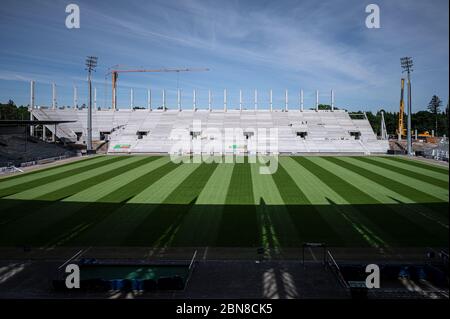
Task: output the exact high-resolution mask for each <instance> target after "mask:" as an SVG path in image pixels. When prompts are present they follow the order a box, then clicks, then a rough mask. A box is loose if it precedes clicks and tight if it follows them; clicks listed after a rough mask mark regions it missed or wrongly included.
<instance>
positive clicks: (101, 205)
mask: <svg viewBox="0 0 450 319" xmlns="http://www.w3.org/2000/svg"><path fill="white" fill-rule="evenodd" d="M83 162H84V161H81V162H77V163H71V164H70V165H69V164H66V165H64V167H63V166H59V167H55V168H51V169H48V170H46V171H41V172H33V174H24V175H21V176H19V177H20V178H19V177H16V178H14V179H11V180H9V179H6V180H4V182H5V183H6V182H7V183H9V184H8V185H6V184H3V180H0V191H1V190H3V191H5V192H8V191H7V190H8V189H9V191H11V190H14V193H13V194H9V195H7V196H6V197H4V198H3V199H0V208H1V209H0V211H1V212H0V244H1V245H10V246H11V245H12V246H15V245H18V244H27V245H38V246H44V247H54V246H59V245H82V246H84V245H89V246H90V245H105V246H113V245H117V246H124V245H138V246H149V247H150V246H151V247H154V248H161V249H164V248H165V247H169V246H253V247H256V246H257V247H259V246H264V247H267V248H275V249H282V248H283V247H289V246H298V245H300V244H301V243H302V242H306V241H315V242H316V241H317V242H326V243H330V244H333V245H343V246H347V245H348V246H366V245H372V246H376V247H380V246H385V247H388V246H393V245H396V246H399V245H405V246H407V245H419V246H420V245H435V244H439V243H444V244H445V242H447V243H448V238H447V239H446V238H444V235H446V234H447V232H448V213H446V212H444V209H443V207H444V206H445V205H446V204H447V207H448V181H447V180H446V179H445V174H444V173H443V170H440V171H439V172H438V171H437V170H434V169H432V170H428V167H429V166H430V165H427V164H421V163H420V164H421V165H419V166H415V163H413V164H411V163H405V162H404V161H395V160H393V159H389V160H388V159H384V158H381V157H380V158H364V160H362V159H360V158H357V157H323V158H321V157H308V158H291V157H280V165H279V168H278V171H277V172H276V173H275V174H274V175H261V174H259V171H258V165H256V164H249V163H242V164H241V163H237V164H174V163H172V162H170V159H169V158H168V157H139V156H137V157H130V156H124V157H97V158H91V159H88V160H86V161H85V163H83ZM83 167H84V168H83ZM431 167H433V166H431ZM55 171H56V173H55ZM444 171H445V170H444ZM68 172H71V174H72V175H66V174H68ZM446 174H448V170H447V171H446ZM19 180H20V181H21V182H19ZM38 181H40V182H42V181H44V182H45V183H44V184H38ZM4 185H6V186H4ZM26 185H28V186H30V185H31V186H33V185H34V186H33V187H31V188H27V187H26ZM3 186H4V187H3ZM2 187H3V188H2ZM415 203H418V204H415ZM434 203H435V204H434ZM427 204H429V207H428V205H427ZM436 204H437V205H436ZM16 205H18V206H16ZM22 205H24V206H23V207H24V208H27V209H29V210H28V212H27V213H24V214H22V211H17V212H16V211H14V210H13V208H18V207H22ZM421 205H422V206H421ZM439 205H441V206H439ZM442 205H444V206H442ZM4 218H6V219H4ZM2 221H4V222H6V223H4V224H2Z"/></svg>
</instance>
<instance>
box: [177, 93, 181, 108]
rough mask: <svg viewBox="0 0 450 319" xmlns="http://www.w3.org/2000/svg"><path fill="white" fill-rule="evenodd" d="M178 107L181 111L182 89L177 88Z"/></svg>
mask: <svg viewBox="0 0 450 319" xmlns="http://www.w3.org/2000/svg"><path fill="white" fill-rule="evenodd" d="M177 107H178V112H181V89H178V90H177Z"/></svg>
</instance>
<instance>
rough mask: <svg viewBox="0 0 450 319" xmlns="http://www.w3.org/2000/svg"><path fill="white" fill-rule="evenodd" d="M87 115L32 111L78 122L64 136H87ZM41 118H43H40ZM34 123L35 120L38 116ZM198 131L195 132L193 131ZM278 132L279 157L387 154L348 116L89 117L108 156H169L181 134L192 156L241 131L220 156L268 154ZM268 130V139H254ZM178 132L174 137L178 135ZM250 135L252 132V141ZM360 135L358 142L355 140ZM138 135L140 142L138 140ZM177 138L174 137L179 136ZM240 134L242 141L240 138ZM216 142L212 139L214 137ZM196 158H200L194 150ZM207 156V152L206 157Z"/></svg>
mask: <svg viewBox="0 0 450 319" xmlns="http://www.w3.org/2000/svg"><path fill="white" fill-rule="evenodd" d="M86 112H87V111H86V110H77V111H75V110H70V109H66V110H48V109H47V110H45V111H43V110H36V111H33V114H35V113H36V114H41V113H44V114H45V115H46V116H47V117H49V118H52V119H67V120H73V119H78V121H77V122H76V123H70V124H67V128H68V131H69V130H70V131H72V132H80V130H82V132H83V135H85V131H86V129H85V127H86V119H87V114H86ZM39 116H41V117H43V116H42V115H39ZM36 117H38V116H36ZM197 126H198V127H197ZM273 128H276V129H277V130H278V136H277V137H276V138H275V140H274V141H273V142H276V143H277V149H278V152H279V153H385V152H386V151H387V149H388V143H387V141H380V140H377V138H376V136H375V134H374V132H373V130H372V127H371V126H370V123H369V122H368V121H367V119H352V118H350V116H349V114H348V113H347V112H346V111H342V110H337V111H334V112H331V111H312V110H306V111H303V112H301V111H298V110H290V111H288V112H284V111H281V110H276V111H273V112H270V111H269V110H258V111H255V110H243V111H239V110H228V111H227V112H224V111H223V110H213V111H208V110H197V111H194V110H183V111H181V112H180V111H178V110H167V111H163V110H153V111H150V110H134V111H133V110H129V109H121V110H119V111H116V112H114V111H112V110H96V111H94V112H93V137H94V139H98V138H99V137H100V132H110V133H111V134H110V141H111V142H110V146H109V152H111V153H114V152H131V153H170V152H172V151H174V150H172V148H173V146H174V145H179V144H180V136H179V133H180V132H184V134H185V136H186V135H187V136H188V137H187V139H186V140H185V142H184V145H183V147H182V150H181V151H182V152H185V153H189V152H194V150H193V148H192V142H193V141H194V142H195V141H200V140H201V141H202V143H205V142H211V141H214V140H215V141H217V140H218V137H217V135H221V136H222V139H223V138H224V136H225V132H226V131H227V130H229V129H242V132H244V133H243V134H242V133H241V134H240V135H239V136H238V137H239V138H238V140H236V141H235V142H233V141H229V142H227V143H225V144H224V145H223V148H222V149H220V150H216V152H219V153H235V152H236V150H240V151H248V152H251V150H252V148H251V146H252V145H257V144H259V145H261V143H262V144H265V145H266V147H267V151H269V142H268V139H269V130H270V129H273ZM258 129H265V130H266V139H265V140H261V137H260V138H258V137H257V135H258ZM177 132H178V133H177ZM250 132H253V134H254V135H252V134H251V133H250ZM355 132H356V133H357V134H356V135H359V136H358V137H355V136H354V135H355ZM139 134H140V135H141V138H138V136H139ZM177 134H178V135H177ZM244 134H245V135H246V136H244ZM214 136H215V137H214ZM196 152H201V150H197V151H196ZM205 152H206V151H205Z"/></svg>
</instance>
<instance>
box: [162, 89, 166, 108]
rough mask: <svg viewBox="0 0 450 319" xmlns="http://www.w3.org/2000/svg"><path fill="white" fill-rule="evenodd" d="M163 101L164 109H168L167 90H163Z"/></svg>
mask: <svg viewBox="0 0 450 319" xmlns="http://www.w3.org/2000/svg"><path fill="white" fill-rule="evenodd" d="M162 102H163V111H165V110H166V90H165V89H163V90H162Z"/></svg>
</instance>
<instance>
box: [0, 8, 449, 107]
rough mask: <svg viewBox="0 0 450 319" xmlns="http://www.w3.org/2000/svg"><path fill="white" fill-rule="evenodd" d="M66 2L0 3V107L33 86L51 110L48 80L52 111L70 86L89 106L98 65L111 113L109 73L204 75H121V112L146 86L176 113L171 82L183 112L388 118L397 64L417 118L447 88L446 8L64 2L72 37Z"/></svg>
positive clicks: (25, 96) (142, 101)
mask: <svg viewBox="0 0 450 319" xmlns="http://www.w3.org/2000/svg"><path fill="white" fill-rule="evenodd" d="M69 3H71V2H70V1H45V0H42V1H33V0H28V1H23V0H19V1H18V0H2V4H1V6H0V17H1V19H0V25H1V29H0V41H1V43H2V46H1V47H0V101H2V102H5V101H7V100H9V99H12V100H14V101H15V102H16V104H19V105H20V104H28V103H29V81H30V80H31V79H33V80H36V81H37V88H36V91H37V92H36V103H37V104H38V105H49V104H50V103H51V83H52V82H55V83H56V85H57V88H58V89H57V92H58V94H57V95H58V105H60V106H61V105H71V104H72V100H73V96H72V91H73V86H74V85H76V86H77V87H78V91H79V95H80V96H79V103H80V104H82V103H85V102H86V97H87V85H86V72H85V70H84V60H85V57H86V56H87V55H96V56H98V57H99V66H98V69H97V72H96V73H95V75H94V85H95V86H96V87H97V90H98V104H99V105H101V106H103V105H104V104H106V105H107V106H109V105H110V103H111V83H110V78H107V79H106V80H105V74H106V73H107V69H108V68H109V67H111V66H113V65H116V64H121V65H124V67H129V68H141V67H143V68H150V69H151V68H162V67H207V68H209V69H210V71H209V72H198V73H194V72H192V73H182V74H180V75H179V79H178V81H177V75H176V74H173V73H155V74H148V73H142V74H129V75H124V74H122V75H120V76H119V82H118V85H119V89H118V104H119V107H122V108H124V107H128V106H129V100H130V98H129V91H130V88H131V87H133V88H134V92H135V97H134V101H135V105H141V106H145V105H146V91H147V88H152V90H153V105H154V106H158V105H160V104H161V90H162V88H165V89H166V90H167V94H168V103H169V107H171V106H172V107H175V101H176V94H175V92H176V89H177V82H178V85H179V87H180V88H182V90H183V105H184V107H186V108H188V107H191V106H192V90H193V89H194V88H195V89H196V90H197V96H198V103H197V104H198V106H199V107H206V101H207V90H208V89H211V90H212V92H213V107H215V108H219V107H222V103H223V102H222V101H223V89H224V88H227V90H228V95H229V96H228V101H229V104H233V105H234V106H237V103H238V97H239V89H242V90H243V95H244V106H249V107H252V106H253V102H252V101H253V90H254V89H255V88H257V89H258V95H259V100H260V101H259V105H260V107H261V108H267V107H268V92H269V89H273V92H274V93H273V94H274V104H275V106H276V107H280V108H281V107H282V106H283V105H284V102H283V101H284V90H285V89H288V90H289V107H290V108H295V107H297V106H298V92H299V90H300V89H301V88H302V89H303V90H304V94H305V107H306V106H307V107H312V106H313V105H314V102H315V90H316V89H318V90H319V92H320V102H322V103H329V100H330V90H331V89H334V90H335V97H336V106H338V107H345V108H347V109H349V110H352V111H356V110H359V109H361V110H372V111H375V110H377V109H379V108H381V107H383V108H385V109H387V110H391V111H394V110H397V109H398V103H399V95H400V78H401V76H402V73H401V68H400V57H402V56H412V57H413V58H414V63H415V68H414V72H413V74H412V76H413V78H412V79H413V109H414V110H419V109H425V108H426V105H427V104H428V102H429V100H430V99H431V96H432V95H433V94H436V95H438V96H439V97H440V98H441V99H442V100H443V101H444V104H445V105H446V104H447V101H448V88H449V42H448V41H449V8H448V6H449V2H448V0H432V1H425V0H424V1H419V0H396V1H378V0H371V1H361V0H355V1H352V0H341V1H340V0H338V1H336V0H333V1H331V0H329V1H326V0H324V1H314V0H310V1H293V0H288V1H284V0H280V1H266V0H259V1H256V0H253V1H252V0H248V1H233V0H220V1H218V0H211V1H204V0H184V1H170V0H161V1H159V0H158V1H134V0H127V1H73V3H75V4H78V5H79V7H80V11H81V28H80V29H67V28H66V27H65V19H66V16H67V13H66V12H65V7H66V5H68V4H69ZM370 3H376V4H378V6H379V7H380V11H381V12H380V13H381V28H380V29H367V28H366V26H365V19H366V16H367V13H365V7H366V5H367V4H370Z"/></svg>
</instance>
